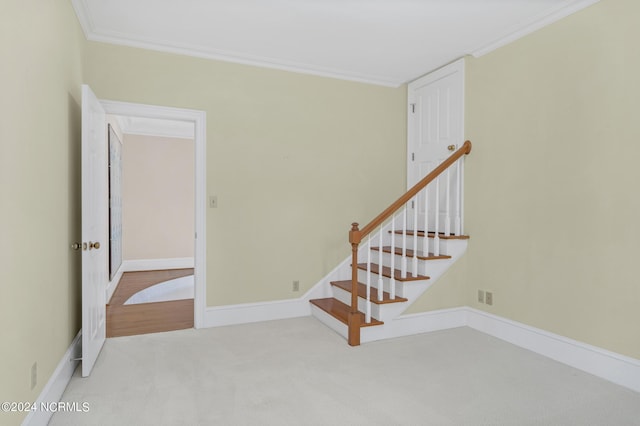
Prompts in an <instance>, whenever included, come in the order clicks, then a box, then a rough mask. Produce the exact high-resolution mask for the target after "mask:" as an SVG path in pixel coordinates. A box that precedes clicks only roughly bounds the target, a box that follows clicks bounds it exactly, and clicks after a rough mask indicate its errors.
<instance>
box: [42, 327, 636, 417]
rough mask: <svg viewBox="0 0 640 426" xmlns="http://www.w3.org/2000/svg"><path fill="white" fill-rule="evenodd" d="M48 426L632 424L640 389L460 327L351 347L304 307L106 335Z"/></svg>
mask: <svg viewBox="0 0 640 426" xmlns="http://www.w3.org/2000/svg"><path fill="white" fill-rule="evenodd" d="M63 401H68V402H78V403H80V404H82V403H85V402H86V403H88V408H89V411H88V412H86V413H83V412H80V413H57V414H55V415H54V417H53V418H52V420H51V422H50V425H54V426H56V425H65V426H68V425H82V426H87V425H607V426H612V425H616V426H618V425H640V394H639V393H636V392H633V391H631V390H628V389H625V388H622V387H620V386H617V385H614V384H612V383H609V382H606V381H604V380H601V379H599V378H597V377H594V376H591V375H589V374H586V373H583V372H581V371H578V370H575V369H573V368H570V367H567V366H565V365H562V364H559V363H557V362H555V361H552V360H550V359H547V358H544V357H542V356H539V355H537V354H534V353H532V352H529V351H526V350H523V349H520V348H518V347H516V346H513V345H511V344H509V343H506V342H503V341H500V340H498V339H495V338H493V337H490V336H487V335H485V334H483V333H480V332H477V331H474V330H472V329H469V328H466V327H465V328H458V329H453V330H447V331H441V332H435V333H428V334H422V335H416V336H411V337H404V338H399V339H394V340H387V341H383V342H375V343H369V344H366V345H363V346H360V347H357V348H351V347H349V346H348V345H347V344H346V342H345V341H344V340H343V339H342V338H341V337H339V336H338V335H337V334H335V333H334V332H333V331H331V330H329V329H328V328H326V327H325V326H324V325H322V324H320V323H319V322H317V321H316V320H315V319H313V318H311V317H307V318H298V319H292V320H283V321H272V322H265V323H257V324H249V325H241V326H232V327H221V328H212V329H205V330H194V329H189V330H181V331H173V332H167V333H158V334H149V335H143V336H130V337H119V338H113V339H108V340H107V343H106V345H105V347H104V349H103V351H102V353H101V355H100V357H99V359H98V362H97V363H96V366H95V369H94V371H93V374H92V375H91V377H89V378H86V379H83V378H81V377H80V376H79V374H78V371H76V374H75V376H74V377H73V379H72V381H71V383H70V384H69V386H68V387H67V390H66V391H65V393H64V396H63Z"/></svg>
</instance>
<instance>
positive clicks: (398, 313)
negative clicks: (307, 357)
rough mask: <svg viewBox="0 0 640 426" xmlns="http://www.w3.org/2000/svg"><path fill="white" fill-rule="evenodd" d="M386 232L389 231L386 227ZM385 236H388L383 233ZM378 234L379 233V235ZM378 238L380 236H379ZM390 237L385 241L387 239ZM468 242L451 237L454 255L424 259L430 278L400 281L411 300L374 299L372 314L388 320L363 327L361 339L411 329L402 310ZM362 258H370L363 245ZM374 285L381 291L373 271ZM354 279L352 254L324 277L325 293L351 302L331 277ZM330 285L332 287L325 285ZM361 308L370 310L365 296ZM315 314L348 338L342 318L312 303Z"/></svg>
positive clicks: (386, 336) (399, 290)
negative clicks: (380, 301) (383, 301)
mask: <svg viewBox="0 0 640 426" xmlns="http://www.w3.org/2000/svg"><path fill="white" fill-rule="evenodd" d="M383 232H385V233H386V232H387V231H386V230H384V231H383ZM383 236H384V239H385V240H387V237H386V236H385V235H384V234H383ZM376 238H377V237H376ZM375 241H377V240H375ZM386 242H387V241H385V243H386ZM467 246H468V240H449V241H447V242H446V254H448V255H449V256H451V258H450V259H438V260H420V261H419V263H420V270H421V271H422V270H425V271H426V275H428V276H429V277H430V279H428V280H419V281H410V282H400V281H396V291H397V294H398V295H400V296H402V297H404V298H406V299H408V301H407V302H400V303H388V304H381V305H376V304H375V303H372V304H371V305H372V317H374V318H376V319H379V320H381V321H383V322H384V324H383V325H377V326H372V327H362V328H361V336H360V341H361V343H366V342H372V341H376V340H383V339H391V338H394V337H399V336H406V335H407V334H408V333H407V330H404V329H402V328H401V325H400V324H401V323H402V321H396V320H402V314H403V313H404V312H405V311H406V310H407V309H408V308H409V306H411V305H412V304H413V303H414V302H415V301H416V300H417V299H418V298H419V297H420V296H421V295H422V294H423V293H424V292H425V291H427V290H428V289H429V288H430V287H431V286H432V285H433V284H434V283H435V282H437V280H438V279H439V278H440V277H441V276H442V275H443V274H444V273H445V272H446V271H447V270H448V269H449V268H451V266H453V264H454V263H455V262H457V261H458V260H459V259H460V258H461V257H462V256H463V255H464V253H465V251H466V249H467ZM358 256H359V259H366V257H365V252H364V251H363V248H362V247H360V250H359V254H358ZM364 274H366V272H364V273H363V272H362V271H360V275H359V276H360V281H361V282H364V280H363V276H364ZM371 276H372V281H373V283H372V284H373V285H372V287H371V291H372V292H374V291H377V289H376V288H375V287H374V285H376V283H377V280H378V276H377V274H373V273H372V274H371ZM348 279H351V258H350V257H349V258H347V259H345V260H344V261H343V262H341V264H340V265H339V267H337V268H335V269H334V270H333V271H332V272H331V273H330V274H328V275H327V276H325V277H324V278H323V279H322V280H321V283H322V287H323V289H322V293H324V294H327V293H329V294H330V295H332V297H334V298H336V299H338V300H340V301H342V302H343V303H346V304H350V297H351V295H350V293H349V292H346V291H344V290H342V289H339V288H336V287H333V286H331V284H330V282H331V281H340V280H348ZM383 282H384V289H385V291H389V288H388V286H389V279H388V278H384V280H383ZM325 286H328V287H329V288H325ZM358 303H359V305H358V308H359V310H360V311H361V312H365V310H366V302H365V300H364V299H362V298H360V297H359V298H358ZM311 314H312V315H313V316H314V317H316V318H317V319H318V320H319V321H320V322H322V323H323V324H325V325H326V326H328V327H329V328H331V329H332V330H334V331H335V332H337V333H338V334H340V335H341V336H342V337H344V338H345V339H347V337H348V328H347V326H346V325H345V324H343V323H342V322H340V321H338V320H336V319H335V318H333V317H332V316H331V315H330V314H328V313H326V312H325V311H323V310H322V309H319V308H317V307H315V306H313V305H312V306H311Z"/></svg>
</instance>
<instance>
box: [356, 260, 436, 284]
mask: <svg viewBox="0 0 640 426" xmlns="http://www.w3.org/2000/svg"><path fill="white" fill-rule="evenodd" d="M358 268H359V269H362V270H365V271H366V270H367V264H366V263H358ZM378 270H379V268H378V264H377V263H371V272H373V273H374V274H377V273H378ZM382 276H383V277H387V278H391V268H389V267H388V266H383V267H382ZM393 276H394V278H395V279H396V280H398V281H419V280H428V279H429V277H427V276H426V275H416V276H415V277H414V276H413V274H412V273H411V272H409V271H407V277H406V278H402V271H400V269H396V270H395V272H394V274H393Z"/></svg>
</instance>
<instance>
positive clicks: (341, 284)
mask: <svg viewBox="0 0 640 426" xmlns="http://www.w3.org/2000/svg"><path fill="white" fill-rule="evenodd" d="M470 152H471V142H469V141H466V142H465V143H464V144H463V146H462V147H461V148H460V149H459V150H457V151H456V152H455V153H453V154H452V155H451V156H450V157H449V158H447V159H446V160H445V161H443V162H442V163H441V164H440V165H439V166H438V167H436V168H435V169H434V170H433V171H432V172H430V173H429V174H428V175H427V176H426V177H425V178H423V179H422V180H421V181H420V182H418V183H417V184H416V185H415V186H414V187H413V188H411V189H410V190H409V191H407V192H406V193H405V194H404V195H403V196H402V197H400V198H399V199H398V200H397V201H396V202H395V203H393V204H392V205H391V206H389V207H388V208H387V209H386V210H385V211H383V212H382V213H381V214H380V215H378V216H377V217H376V218H375V219H373V220H372V221H371V222H370V223H369V224H367V225H366V226H365V227H364V228H362V230H360V229H359V225H358V224H357V223H354V224H352V228H351V231H350V232H349V242H350V243H351V246H352V256H351V265H350V267H349V268H350V275H351V276H350V278H348V277H345V276H344V275H345V271H338V272H336V273H335V275H336V277H335V278H336V279H335V280H333V281H331V282H330V287H331V290H330V292H331V293H330V294H331V297H325V298H321V299H313V300H311V301H310V302H311V312H312V314H313V315H314V316H315V317H316V318H318V319H319V320H320V321H322V322H323V323H324V324H326V325H327V326H329V327H330V328H332V329H333V330H335V331H336V332H338V333H339V334H340V335H342V336H343V337H345V338H346V339H347V340H348V342H349V344H350V345H352V346H357V345H359V344H360V343H362V342H370V341H374V340H380V339H385V338H391V337H395V336H397V335H399V334H401V333H402V331H401V330H400V326H399V322H400V321H401V320H402V317H401V315H402V313H403V312H404V311H405V310H406V309H407V308H408V307H409V306H410V305H411V304H412V303H413V302H415V301H416V300H417V299H418V297H420V295H421V294H422V293H424V292H425V291H426V290H427V289H428V288H429V287H430V286H431V285H432V284H433V282H434V281H435V280H436V279H437V278H438V277H440V276H441V275H442V274H443V273H444V272H445V271H446V270H447V269H448V268H449V267H451V265H453V264H454V263H455V262H456V261H457V260H458V259H459V258H460V257H461V256H462V254H463V253H464V251H465V250H466V247H467V240H468V238H469V237H468V236H466V235H464V234H463V232H462V230H463V220H462V206H463V200H462V192H463V191H462V180H463V156H464V155H466V154H469V153H470ZM425 230H433V231H428V232H425ZM358 259H362V260H363V261H361V262H359V261H358ZM347 278H348V279H347Z"/></svg>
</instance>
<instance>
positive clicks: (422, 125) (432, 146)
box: [407, 59, 464, 232]
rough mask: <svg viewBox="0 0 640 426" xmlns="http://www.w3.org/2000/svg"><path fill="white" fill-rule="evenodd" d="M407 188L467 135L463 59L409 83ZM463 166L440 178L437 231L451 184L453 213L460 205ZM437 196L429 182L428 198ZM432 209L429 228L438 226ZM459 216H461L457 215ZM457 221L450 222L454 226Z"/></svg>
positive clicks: (421, 207) (421, 214)
mask: <svg viewBox="0 0 640 426" xmlns="http://www.w3.org/2000/svg"><path fill="white" fill-rule="evenodd" d="M407 98H408V101H409V112H408V129H407V143H408V146H407V154H408V159H407V161H408V163H407V188H411V187H412V186H413V185H415V184H416V183H417V182H419V181H420V179H422V178H423V177H425V176H426V175H427V174H428V173H429V172H430V171H431V170H433V169H434V168H436V167H437V166H438V164H440V163H442V161H444V160H445V159H446V158H447V157H449V156H450V155H451V154H452V153H453V151H455V150H456V149H458V148H460V146H462V143H463V138H464V59H460V60H458V61H456V62H454V63H452V64H450V65H447V66H445V67H443V68H440V69H439V70H437V71H434V72H432V73H431V74H429V75H426V76H424V77H422V78H419V79H418V80H415V81H413V82H411V83H410V84H409V86H408V93H407ZM460 175H461V170H459V169H458V167H457V166H453V167H452V168H451V169H450V170H449V173H445V174H444V175H442V176H441V178H440V179H439V191H438V196H437V197H438V200H439V203H438V208H439V214H440V216H441V217H440V220H439V221H438V228H439V229H438V231H439V232H444V231H445V220H444V216H445V213H444V210H445V208H446V199H447V197H446V187H447V181H448V184H449V208H450V213H457V212H454V210H456V209H458V210H459V209H460V208H461V207H460V205H461V204H460V203H461V199H460V197H461V193H460V192H461V190H460V187H459V186H458V185H457V183H458V180H460ZM435 198H436V188H435V185H431V186H430V190H429V200H430V201H429V202H430V203H433V202H434V200H435ZM418 206H419V209H418V214H419V217H420V218H419V222H418V223H424V202H423V200H422V199H420V200H418ZM429 210H430V217H429V230H431V231H433V230H434V229H435V224H434V223H435V214H436V213H435V210H434V211H431V209H429ZM456 217H458V216H456ZM455 226H456V224H450V228H449V229H452V228H454V227H455Z"/></svg>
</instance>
